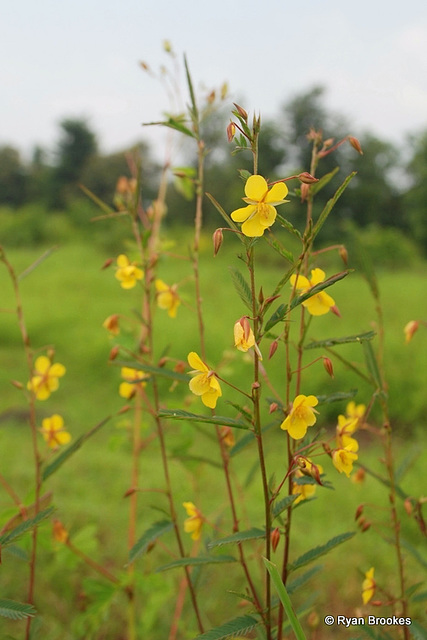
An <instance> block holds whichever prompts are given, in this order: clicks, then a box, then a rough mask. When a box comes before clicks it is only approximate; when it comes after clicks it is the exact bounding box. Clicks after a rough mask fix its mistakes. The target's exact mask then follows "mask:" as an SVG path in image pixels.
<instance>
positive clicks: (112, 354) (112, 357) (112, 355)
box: [108, 345, 120, 362]
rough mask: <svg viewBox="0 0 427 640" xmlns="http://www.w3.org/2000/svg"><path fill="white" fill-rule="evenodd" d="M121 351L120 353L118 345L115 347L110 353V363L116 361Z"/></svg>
mask: <svg viewBox="0 0 427 640" xmlns="http://www.w3.org/2000/svg"><path fill="white" fill-rule="evenodd" d="M119 351H120V347H119V346H118V345H115V346H114V347H113V348H112V349H111V351H110V356H109V358H108V360H109V361H110V362H111V361H112V360H115V359H116V358H117V356H118V355H119Z"/></svg>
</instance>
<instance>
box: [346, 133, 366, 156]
mask: <svg viewBox="0 0 427 640" xmlns="http://www.w3.org/2000/svg"><path fill="white" fill-rule="evenodd" d="M348 141H349V143H350V144H351V146H352V147H353V149H356V151H357V153H360V155H361V156H363V151H362V147H361V146H360V142H359V140H358V139H357V138H354V137H353V136H348Z"/></svg>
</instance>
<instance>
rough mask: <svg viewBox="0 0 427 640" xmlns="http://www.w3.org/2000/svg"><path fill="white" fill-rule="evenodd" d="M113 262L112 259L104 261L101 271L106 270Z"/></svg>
mask: <svg viewBox="0 0 427 640" xmlns="http://www.w3.org/2000/svg"><path fill="white" fill-rule="evenodd" d="M113 262H114V258H108V260H106V261H105V262H104V264H103V265H102V267H101V269H108V267H109V266H110V265H111V264H113Z"/></svg>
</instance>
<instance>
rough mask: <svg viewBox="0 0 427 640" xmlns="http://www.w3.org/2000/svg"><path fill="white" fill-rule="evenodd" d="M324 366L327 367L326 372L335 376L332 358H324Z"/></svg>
mask: <svg viewBox="0 0 427 640" xmlns="http://www.w3.org/2000/svg"><path fill="white" fill-rule="evenodd" d="M323 366H324V368H325V371H326V373H327V374H328V376H330V377H331V378H333V377H334V367H333V364H332V362H331V360H330V359H329V358H325V357H324V358H323Z"/></svg>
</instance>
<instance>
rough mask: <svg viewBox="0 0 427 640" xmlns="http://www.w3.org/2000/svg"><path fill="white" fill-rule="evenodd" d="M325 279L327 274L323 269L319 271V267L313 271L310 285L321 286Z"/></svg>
mask: <svg viewBox="0 0 427 640" xmlns="http://www.w3.org/2000/svg"><path fill="white" fill-rule="evenodd" d="M325 277H326V273H325V272H324V271H323V269H319V268H318V267H317V268H316V269H312V270H311V278H310V285H311V286H312V287H314V285H315V284H319V282H323V280H324V279H325Z"/></svg>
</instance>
